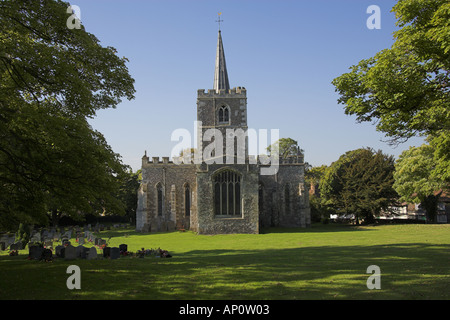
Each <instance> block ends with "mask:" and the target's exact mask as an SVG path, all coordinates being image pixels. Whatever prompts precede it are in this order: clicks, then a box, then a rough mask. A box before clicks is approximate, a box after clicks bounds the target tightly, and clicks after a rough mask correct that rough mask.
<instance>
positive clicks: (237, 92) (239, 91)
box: [197, 87, 247, 98]
mask: <svg viewBox="0 0 450 320" xmlns="http://www.w3.org/2000/svg"><path fill="white" fill-rule="evenodd" d="M197 95H198V97H207V98H214V97H225V96H227V95H231V96H236V98H245V97H246V96H247V90H246V89H245V88H244V87H235V88H233V89H230V90H226V89H220V90H218V91H216V90H214V89H208V91H205V89H199V90H197Z"/></svg>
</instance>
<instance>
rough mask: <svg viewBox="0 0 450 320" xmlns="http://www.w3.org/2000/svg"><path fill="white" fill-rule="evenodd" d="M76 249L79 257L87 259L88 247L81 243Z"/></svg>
mask: <svg viewBox="0 0 450 320" xmlns="http://www.w3.org/2000/svg"><path fill="white" fill-rule="evenodd" d="M76 250H77V258H81V259H86V252H87V250H89V249H88V248H86V247H85V246H82V245H80V246H78V247H77V248H76Z"/></svg>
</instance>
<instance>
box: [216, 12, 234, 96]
mask: <svg viewBox="0 0 450 320" xmlns="http://www.w3.org/2000/svg"><path fill="white" fill-rule="evenodd" d="M219 21H220V17H219ZM219 28H220V27H219ZM213 89H214V90H216V92H218V90H221V89H225V90H229V89H230V83H229V82H228V73H227V65H226V63H225V51H224V50H223V43H222V35H221V32H220V29H219V36H218V39H217V52H216V68H215V70H214V87H213Z"/></svg>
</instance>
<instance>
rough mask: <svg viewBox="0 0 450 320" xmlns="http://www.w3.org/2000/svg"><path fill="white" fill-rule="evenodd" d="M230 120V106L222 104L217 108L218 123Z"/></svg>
mask: <svg viewBox="0 0 450 320" xmlns="http://www.w3.org/2000/svg"><path fill="white" fill-rule="evenodd" d="M229 122H230V108H229V107H226V106H222V107H220V108H219V123H229Z"/></svg>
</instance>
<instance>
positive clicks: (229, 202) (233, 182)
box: [213, 170, 241, 216]
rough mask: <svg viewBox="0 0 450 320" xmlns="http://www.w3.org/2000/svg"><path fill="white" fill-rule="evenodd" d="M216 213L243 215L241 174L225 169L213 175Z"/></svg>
mask: <svg viewBox="0 0 450 320" xmlns="http://www.w3.org/2000/svg"><path fill="white" fill-rule="evenodd" d="M213 182H214V213H215V214H216V215H219V216H237V215H241V176H240V175H239V174H238V173H236V172H234V171H231V170H224V171H221V172H219V173H217V174H216V175H215V176H214V177H213Z"/></svg>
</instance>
